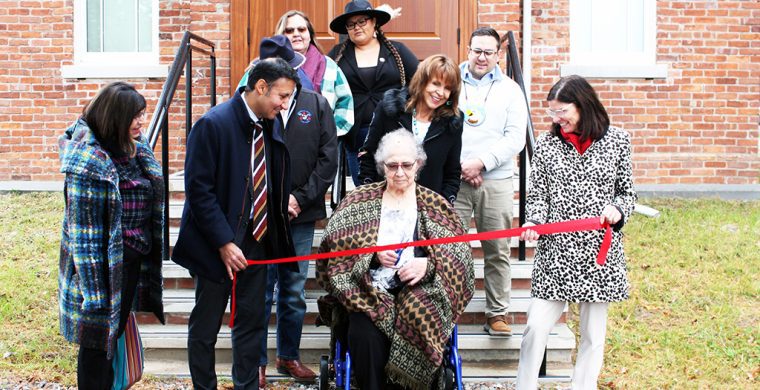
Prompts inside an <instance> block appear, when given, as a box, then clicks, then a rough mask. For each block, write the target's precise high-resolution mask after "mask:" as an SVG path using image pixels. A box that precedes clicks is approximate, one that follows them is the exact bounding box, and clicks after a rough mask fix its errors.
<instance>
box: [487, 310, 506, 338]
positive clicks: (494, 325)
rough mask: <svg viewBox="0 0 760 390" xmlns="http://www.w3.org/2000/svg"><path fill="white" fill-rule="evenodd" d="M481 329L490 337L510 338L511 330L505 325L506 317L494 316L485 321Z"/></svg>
mask: <svg viewBox="0 0 760 390" xmlns="http://www.w3.org/2000/svg"><path fill="white" fill-rule="evenodd" d="M483 329H484V330H485V331H486V332H488V334H490V335H491V336H511V335H512V328H510V327H509V324H508V323H507V317H506V316H503V315H502V316H494V317H491V318H489V319H488V320H487V321H486V325H485V326H484V327H483Z"/></svg>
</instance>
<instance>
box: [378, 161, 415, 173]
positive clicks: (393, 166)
mask: <svg viewBox="0 0 760 390" xmlns="http://www.w3.org/2000/svg"><path fill="white" fill-rule="evenodd" d="M415 163H416V161H411V162H396V163H394V162H391V163H384V164H383V165H385V168H386V169H387V170H389V171H391V172H396V171H398V169H399V168H401V169H403V170H404V171H406V172H409V171H411V170H412V168H413V167H414V164H415Z"/></svg>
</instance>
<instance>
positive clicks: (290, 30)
mask: <svg viewBox="0 0 760 390" xmlns="http://www.w3.org/2000/svg"><path fill="white" fill-rule="evenodd" d="M296 30H298V32H299V33H301V34H303V33H305V32H306V31H307V30H308V29H307V28H306V27H304V26H301V27H296V28H293V27H285V30H283V32H285V34H293V33H294V32H295V31H296Z"/></svg>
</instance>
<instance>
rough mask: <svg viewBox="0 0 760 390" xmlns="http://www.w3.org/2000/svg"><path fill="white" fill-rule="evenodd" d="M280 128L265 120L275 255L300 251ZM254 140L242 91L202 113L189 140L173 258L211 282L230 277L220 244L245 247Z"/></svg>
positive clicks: (269, 243) (270, 245)
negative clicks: (295, 246)
mask: <svg viewBox="0 0 760 390" xmlns="http://www.w3.org/2000/svg"><path fill="white" fill-rule="evenodd" d="M281 128H282V123H281V120H280V119H279V118H278V119H277V120H274V121H273V120H268V119H264V143H265V145H266V148H265V150H266V162H267V180H268V183H267V184H268V185H267V196H268V197H267V200H268V202H267V205H268V207H267V225H268V229H267V236H266V237H267V238H266V240H264V245H265V247H266V250H267V253H268V254H269V256H271V257H272V258H279V257H287V256H293V255H294V253H295V250H294V249H293V242H292V239H291V236H290V224H289V223H288V218H287V210H288V195H289V194H290V158H289V156H288V151H287V148H286V147H285V143H284V141H283V140H282V134H281ZM252 140H253V124H252V121H251V117H250V116H249V115H248V111H247V110H246V108H245V103H244V102H243V99H242V97H241V95H240V92H236V93H235V96H234V97H233V98H232V99H230V100H228V101H226V102H224V103H222V104H220V105H218V106H216V107H214V108H212V109H211V110H210V111H209V112H207V113H206V114H205V115H203V116H202V117H201V118H200V119H199V120H198V121H197V122H195V124H194V125H193V128H192V130H191V131H190V134H189V135H188V138H187V157H186V158H185V208H184V210H183V212H182V223H181V225H180V228H179V237H178V238H177V243H176V245H175V246H174V250H173V251H172V260H174V262H176V263H177V264H179V265H181V266H183V267H185V268H187V269H188V270H189V271H190V272H191V273H193V274H196V275H199V276H201V277H204V278H207V279H209V280H212V281H216V282H222V281H224V279H226V278H227V277H228V276H227V270H226V268H225V267H224V263H222V260H221V258H220V256H219V248H221V247H222V246H223V245H225V244H227V243H229V242H234V243H235V244H236V245H238V246H241V244H242V242H243V238H244V235H245V232H246V227H247V224H248V221H249V220H250V212H251V203H252V202H251V200H252V196H253V187H252V185H251V171H250V165H251V143H252V142H253V141H252ZM289 264H291V265H295V263H289ZM293 268H294V270H296V269H297V268H295V266H293Z"/></svg>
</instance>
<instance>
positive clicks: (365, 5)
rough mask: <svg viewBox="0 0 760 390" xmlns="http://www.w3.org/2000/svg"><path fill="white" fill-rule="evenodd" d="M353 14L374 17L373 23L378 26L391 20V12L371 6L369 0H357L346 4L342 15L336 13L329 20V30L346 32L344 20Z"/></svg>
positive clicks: (339, 32) (340, 32)
mask: <svg viewBox="0 0 760 390" xmlns="http://www.w3.org/2000/svg"><path fill="white" fill-rule="evenodd" d="M354 15H368V16H369V17H372V18H374V19H375V24H376V25H377V26H378V27H379V26H382V25H384V24H386V23H388V21H389V20H391V14H389V13H387V12H385V11H380V10H376V9H374V8H372V4H370V3H369V1H364V0H359V1H352V2H350V3H348V4H346V8H345V12H344V13H343V14H342V15H338V16H336V17H335V19H333V20H332V22H330V30H332V31H334V32H336V33H338V34H348V30H346V22H347V21H348V18H350V17H352V16H354Z"/></svg>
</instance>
